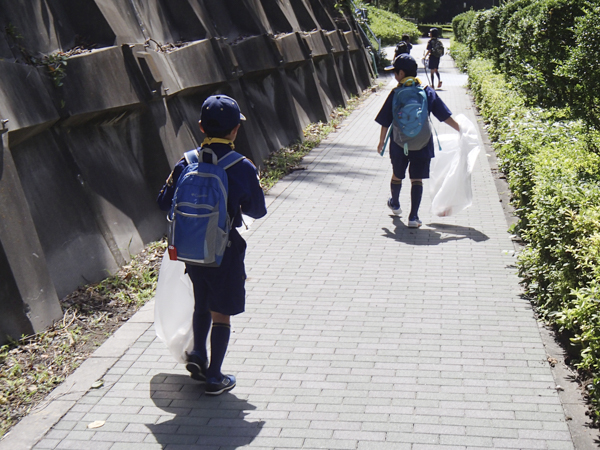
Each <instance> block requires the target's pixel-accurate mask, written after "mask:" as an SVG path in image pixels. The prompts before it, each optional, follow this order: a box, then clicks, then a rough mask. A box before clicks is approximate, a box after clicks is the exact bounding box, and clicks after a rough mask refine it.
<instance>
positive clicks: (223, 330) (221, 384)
mask: <svg viewBox="0 0 600 450" xmlns="http://www.w3.org/2000/svg"><path fill="white" fill-rule="evenodd" d="M211 314H212V320H213V326H212V332H211V333H210V366H208V370H207V371H206V379H207V380H206V381H207V386H206V393H207V394H208V395H219V394H222V393H223V392H225V391H229V390H231V389H233V388H234V387H235V377H234V376H233V375H223V374H222V373H221V366H222V365H223V360H224V359H225V354H226V353H227V346H228V345H229V336H230V335H231V322H230V316H227V315H225V314H221V313H217V312H214V311H213V312H211Z"/></svg>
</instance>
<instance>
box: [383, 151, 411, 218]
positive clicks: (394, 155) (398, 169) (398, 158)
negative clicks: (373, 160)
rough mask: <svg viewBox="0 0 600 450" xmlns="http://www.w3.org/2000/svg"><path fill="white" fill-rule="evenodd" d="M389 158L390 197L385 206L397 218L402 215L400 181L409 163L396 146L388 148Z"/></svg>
mask: <svg viewBox="0 0 600 450" xmlns="http://www.w3.org/2000/svg"><path fill="white" fill-rule="evenodd" d="M390 158H391V161H392V180H391V182H390V193H391V197H390V198H389V200H388V203H387V205H388V208H390V209H391V210H392V213H394V214H395V215H397V216H399V215H400V214H402V209H400V190H401V189H402V180H403V178H404V177H405V176H406V169H407V167H408V162H409V161H408V157H407V156H405V155H404V151H403V150H402V149H400V148H399V147H396V146H390Z"/></svg>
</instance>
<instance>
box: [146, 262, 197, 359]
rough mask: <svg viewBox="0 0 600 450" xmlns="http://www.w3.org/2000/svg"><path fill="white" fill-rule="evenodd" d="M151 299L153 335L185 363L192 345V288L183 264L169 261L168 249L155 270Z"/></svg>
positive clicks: (176, 357)
mask: <svg viewBox="0 0 600 450" xmlns="http://www.w3.org/2000/svg"><path fill="white" fill-rule="evenodd" d="M154 302H155V303H154V327H155V329H156V336H158V338H159V339H160V340H161V341H163V342H164V343H165V344H166V345H167V347H168V348H169V351H170V352H171V354H172V355H173V356H174V357H175V359H176V360H177V362H180V363H185V362H186V355H185V353H186V351H187V352H190V351H192V350H193V347H194V331H193V329H192V318H193V315H194V288H193V286H192V281H191V280H190V277H188V276H187V274H186V273H185V264H184V263H183V262H181V261H171V260H170V259H169V255H168V252H165V255H164V256H163V260H162V264H161V266H160V271H159V272H158V283H157V286H156V295H155V296H154Z"/></svg>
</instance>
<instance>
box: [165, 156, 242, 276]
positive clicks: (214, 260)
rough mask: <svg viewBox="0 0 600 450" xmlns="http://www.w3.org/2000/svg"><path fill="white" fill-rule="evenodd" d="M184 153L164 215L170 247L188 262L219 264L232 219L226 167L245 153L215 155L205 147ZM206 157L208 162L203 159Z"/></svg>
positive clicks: (234, 162)
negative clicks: (229, 207)
mask: <svg viewBox="0 0 600 450" xmlns="http://www.w3.org/2000/svg"><path fill="white" fill-rule="evenodd" d="M184 157H185V160H186V162H187V163H188V165H187V166H186V168H185V169H184V170H183V172H182V173H181V175H180V176H179V179H178V181H177V186H176V188H175V194H174V196H173V203H172V204H171V210H170V211H169V214H168V216H167V219H168V221H169V231H168V239H169V251H170V254H172V255H176V259H178V260H180V261H184V262H186V263H189V264H195V265H201V266H207V267H218V266H220V265H221V261H222V260H223V254H224V253H225V249H226V248H227V243H228V242H229V231H230V230H231V226H232V221H233V219H230V218H229V214H228V213H227V195H228V192H229V187H228V182H227V173H226V172H225V171H226V170H227V169H228V168H229V167H231V166H233V165H234V164H236V163H238V162H239V161H241V160H242V159H244V157H243V156H242V155H240V154H239V153H236V152H234V151H231V152H229V153H227V154H226V155H225V156H223V157H222V158H220V159H217V155H216V154H215V153H214V152H213V151H212V150H211V149H210V148H208V147H203V148H201V149H200V151H198V149H196V150H190V151H188V152H186V153H185V154H184ZM207 157H210V161H211V162H210V163H209V162H204V161H206V159H207ZM172 259H173V258H172Z"/></svg>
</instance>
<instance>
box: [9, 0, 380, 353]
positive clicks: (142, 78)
mask: <svg viewBox="0 0 600 450" xmlns="http://www.w3.org/2000/svg"><path fill="white" fill-rule="evenodd" d="M333 4H334V2H333V1H332V0H33V1H32V0H17V1H12V2H4V4H3V5H2V8H3V10H2V16H0V119H2V120H3V123H4V122H5V121H6V120H7V119H8V122H5V123H4V124H3V125H2V130H1V135H2V149H1V150H2V151H1V153H0V219H1V222H0V279H1V285H0V308H2V312H3V313H2V315H0V317H1V318H0V342H4V341H5V340H6V337H7V336H12V337H19V336H20V335H21V334H28V333H32V332H36V331H39V330H41V329H43V328H44V327H46V326H48V325H49V324H51V323H52V321H53V320H55V319H57V318H58V317H60V316H61V309H60V305H59V301H58V299H59V298H61V297H63V296H65V295H66V294H68V293H70V292H72V291H73V290H75V289H76V288H77V287H78V286H80V285H82V284H86V283H89V282H95V281H99V280H101V279H103V278H104V277H106V276H107V275H108V274H110V273H114V272H115V271H116V270H117V268H118V267H119V266H120V265H122V264H123V263H124V262H126V261H128V260H129V259H130V257H131V255H133V254H136V253H137V252H139V251H140V250H142V249H143V247H144V245H145V244H146V243H148V242H150V241H152V240H156V239H158V238H160V237H161V236H162V235H163V234H164V232H165V221H164V217H163V213H161V212H160V211H158V209H157V207H156V205H155V203H154V199H155V197H156V194H157V192H158V190H159V188H160V186H161V185H162V183H163V181H164V179H165V178H166V177H167V175H168V173H169V171H170V169H171V167H172V165H173V164H174V163H175V162H176V161H177V160H178V159H179V158H180V157H181V155H182V153H183V152H184V151H186V150H188V149H190V148H194V147H196V146H197V145H198V144H199V143H200V142H201V141H202V139H203V135H202V133H201V132H200V130H199V128H198V126H197V121H198V118H199V111H200V107H201V105H202V103H203V101H204V99H205V98H206V97H207V96H209V95H213V94H215V93H224V94H227V95H231V96H232V97H235V98H236V99H237V100H238V102H239V104H240V107H241V109H242V111H243V113H244V114H245V115H246V117H247V118H248V120H247V121H246V122H245V123H244V125H243V127H242V129H241V133H240V135H239V137H238V141H236V148H237V149H238V150H239V151H240V152H242V153H244V154H245V155H246V156H248V157H250V158H251V159H252V160H253V161H255V162H256V163H258V164H259V165H260V162H261V161H262V160H263V159H264V158H265V157H267V156H268V155H269V153H271V152H272V151H274V150H277V149H279V148H281V147H283V146H286V145H289V144H291V143H293V142H294V141H297V140H298V139H300V138H301V136H302V129H303V128H304V127H305V126H306V125H307V124H308V123H310V122H314V121H319V120H321V121H326V120H327V119H328V117H329V114H330V112H331V111H332V109H333V108H334V107H336V106H338V105H345V103H346V101H347V100H348V98H349V97H350V96H351V95H353V94H358V93H360V92H361V91H362V90H363V89H365V88H366V87H368V86H369V85H370V83H371V78H372V75H373V74H372V71H371V67H370V65H369V59H368V57H367V56H368V55H367V54H366V52H365V49H364V48H363V46H362V43H361V41H360V38H359V35H358V34H357V33H356V31H355V25H354V23H353V22H352V19H351V18H350V17H349V16H347V15H345V14H343V13H340V12H339V11H337V10H336V9H335V8H334V7H333ZM74 49H76V50H74ZM61 52H62V53H61ZM61 54H62V55H67V56H68V58H67V59H66V65H60V61H59V66H58V69H56V70H54V71H52V70H50V68H49V64H50V63H52V58H53V57H54V56H56V55H61ZM44 57H46V58H44Z"/></svg>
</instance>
